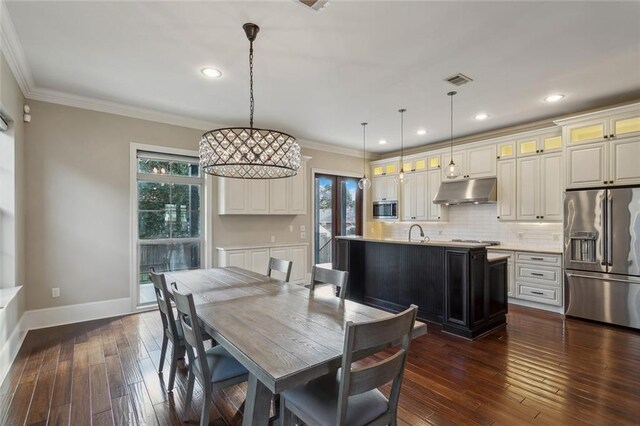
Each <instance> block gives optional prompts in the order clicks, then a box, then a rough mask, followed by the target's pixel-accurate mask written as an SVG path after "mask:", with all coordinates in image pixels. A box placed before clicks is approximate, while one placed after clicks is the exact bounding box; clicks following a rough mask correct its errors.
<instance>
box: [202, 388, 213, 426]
mask: <svg viewBox="0 0 640 426" xmlns="http://www.w3.org/2000/svg"><path fill="white" fill-rule="evenodd" d="M211 394H212V392H211V385H205V386H204V401H202V414H201V415H200V426H209V407H210V406H211V397H212V395H211Z"/></svg>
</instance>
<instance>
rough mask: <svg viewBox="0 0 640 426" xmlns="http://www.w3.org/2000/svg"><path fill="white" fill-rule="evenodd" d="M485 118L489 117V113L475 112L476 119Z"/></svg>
mask: <svg viewBox="0 0 640 426" xmlns="http://www.w3.org/2000/svg"><path fill="white" fill-rule="evenodd" d="M487 118H489V114H485V113H484V112H481V113H480V114H476V116H475V119H476V120H486V119H487Z"/></svg>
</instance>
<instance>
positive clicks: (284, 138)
mask: <svg viewBox="0 0 640 426" xmlns="http://www.w3.org/2000/svg"><path fill="white" fill-rule="evenodd" d="M243 29H244V31H245V34H246V35H247V39H249V43H250V44H249V89H250V90H249V102H250V113H249V127H229V128H223V129H215V130H210V131H208V132H206V133H204V134H203V135H202V138H201V139H200V166H201V167H202V171H203V172H205V173H208V174H210V175H214V176H222V177H229V178H239V179H277V178H286V177H290V176H295V175H296V174H297V173H298V169H299V168H300V146H299V145H298V143H297V142H296V139H295V138H294V137H293V136H291V135H289V134H287V133H284V132H281V131H278V130H269V129H259V128H255V127H253V111H254V99H253V42H254V40H255V39H256V36H257V34H258V31H260V28H259V27H258V26H257V25H255V24H250V23H248V24H244V26H243Z"/></svg>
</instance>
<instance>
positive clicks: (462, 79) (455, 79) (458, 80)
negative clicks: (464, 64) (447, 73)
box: [445, 73, 473, 86]
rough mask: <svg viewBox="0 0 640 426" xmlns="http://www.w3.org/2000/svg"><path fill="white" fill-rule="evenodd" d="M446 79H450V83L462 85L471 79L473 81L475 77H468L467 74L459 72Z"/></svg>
mask: <svg viewBox="0 0 640 426" xmlns="http://www.w3.org/2000/svg"><path fill="white" fill-rule="evenodd" d="M445 81H448V82H449V83H451V84H453V85H454V86H462V85H463V84H467V83H469V82H471V81H473V79H472V78H471V77H467V76H466V75H464V74H462V73H459V74H456V75H452V76H451V77H449V78H446V79H445Z"/></svg>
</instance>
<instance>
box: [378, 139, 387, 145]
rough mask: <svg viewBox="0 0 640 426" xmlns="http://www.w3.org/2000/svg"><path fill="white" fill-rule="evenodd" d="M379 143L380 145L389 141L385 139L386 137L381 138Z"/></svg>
mask: <svg viewBox="0 0 640 426" xmlns="http://www.w3.org/2000/svg"><path fill="white" fill-rule="evenodd" d="M378 143H379V144H380V145H385V144H386V143H387V141H386V140H384V139H380V140H379V141H378Z"/></svg>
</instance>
